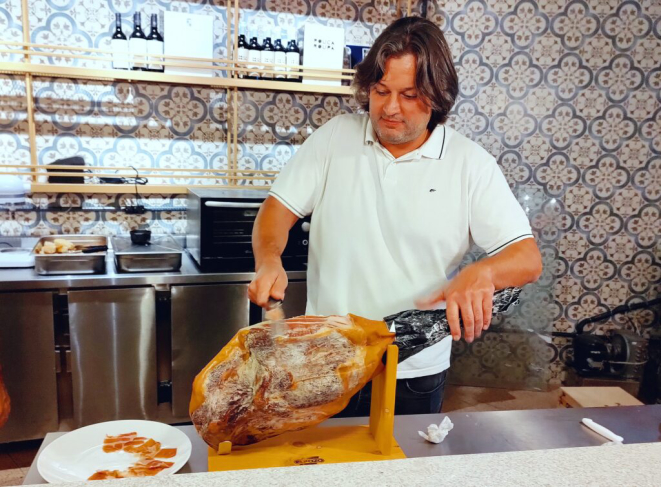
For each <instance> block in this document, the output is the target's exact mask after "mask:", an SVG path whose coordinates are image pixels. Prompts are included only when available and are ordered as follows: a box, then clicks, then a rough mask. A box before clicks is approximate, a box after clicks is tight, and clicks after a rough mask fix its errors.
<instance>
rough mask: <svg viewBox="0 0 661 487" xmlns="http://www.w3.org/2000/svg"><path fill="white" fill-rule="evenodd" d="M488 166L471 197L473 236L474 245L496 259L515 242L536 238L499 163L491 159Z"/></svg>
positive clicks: (483, 165)
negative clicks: (495, 255)
mask: <svg viewBox="0 0 661 487" xmlns="http://www.w3.org/2000/svg"><path fill="white" fill-rule="evenodd" d="M485 162H486V163H484V164H481V171H480V172H479V174H478V176H477V181H476V184H475V185H474V187H473V188H472V193H471V197H470V205H471V207H470V232H471V236H472V237H473V241H474V242H475V243H476V244H477V245H478V246H480V247H481V248H482V249H484V251H485V252H486V253H487V254H488V255H493V254H496V253H498V252H500V251H501V250H503V249H504V248H505V247H507V246H508V245H510V244H513V243H514V242H518V241H520V240H524V239H526V238H534V237H533V234H532V231H531V228H530V222H529V220H528V217H527V216H526V213H525V211H523V208H522V207H521V205H520V204H519V202H518V201H517V200H516V198H515V197H514V194H513V193H512V191H511V190H510V188H509V185H508V184H507V180H506V179H505V176H504V175H503V173H502V172H501V170H500V168H499V167H498V164H497V163H496V160H495V159H494V158H493V157H492V156H489V158H488V161H485ZM485 166H486V167H485Z"/></svg>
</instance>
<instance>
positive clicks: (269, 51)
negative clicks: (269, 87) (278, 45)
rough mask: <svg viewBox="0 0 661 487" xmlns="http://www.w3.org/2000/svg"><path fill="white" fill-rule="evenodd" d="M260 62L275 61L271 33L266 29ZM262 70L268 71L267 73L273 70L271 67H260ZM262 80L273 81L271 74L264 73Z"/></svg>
mask: <svg viewBox="0 0 661 487" xmlns="http://www.w3.org/2000/svg"><path fill="white" fill-rule="evenodd" d="M261 54H262V55H261V61H262V62H263V63H271V64H272V63H273V62H274V61H275V49H274V48H273V44H272V43H271V31H270V30H269V29H266V32H265V37H264V42H263V43H262V53H261ZM262 69H268V70H269V71H272V70H273V66H262ZM262 78H264V79H273V74H271V73H264V74H263V75H262Z"/></svg>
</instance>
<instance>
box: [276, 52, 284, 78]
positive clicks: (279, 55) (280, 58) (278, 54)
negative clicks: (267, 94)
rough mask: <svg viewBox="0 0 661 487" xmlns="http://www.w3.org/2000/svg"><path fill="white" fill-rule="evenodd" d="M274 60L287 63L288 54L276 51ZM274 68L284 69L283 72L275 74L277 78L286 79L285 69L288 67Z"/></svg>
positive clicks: (277, 67)
mask: <svg viewBox="0 0 661 487" xmlns="http://www.w3.org/2000/svg"><path fill="white" fill-rule="evenodd" d="M273 62H274V63H275V64H287V55H286V54H285V53H284V52H282V51H276V52H275V56H273ZM273 69H274V70H275V71H282V74H280V73H277V74H276V75H275V77H276V79H284V78H285V77H286V76H287V75H286V71H285V69H286V68H284V67H283V66H276V67H275V68H273Z"/></svg>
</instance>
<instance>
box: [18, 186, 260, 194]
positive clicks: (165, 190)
mask: <svg viewBox="0 0 661 487" xmlns="http://www.w3.org/2000/svg"><path fill="white" fill-rule="evenodd" d="M270 187H271V186H270V185H268V186H248V185H240V186H239V185H219V184H185V185H181V184H145V185H138V194H188V188H218V189H264V190H267V189H269V188H270ZM34 193H85V194H94V193H99V194H119V193H121V194H124V193H126V194H129V193H135V186H134V185H133V184H58V183H32V191H31V194H34Z"/></svg>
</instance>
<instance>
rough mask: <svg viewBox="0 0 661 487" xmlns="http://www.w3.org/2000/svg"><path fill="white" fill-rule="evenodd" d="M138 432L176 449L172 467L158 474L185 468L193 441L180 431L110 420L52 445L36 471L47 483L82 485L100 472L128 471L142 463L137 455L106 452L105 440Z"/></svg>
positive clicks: (166, 425) (130, 421) (76, 432)
mask: <svg viewBox="0 0 661 487" xmlns="http://www.w3.org/2000/svg"><path fill="white" fill-rule="evenodd" d="M132 431H135V432H136V433H138V436H145V437H147V438H153V439H154V440H156V441H158V442H160V443H161V448H176V449H177V454H176V455H175V456H174V457H173V458H164V459H162V460H164V461H167V462H174V465H172V466H171V467H170V468H167V469H165V470H162V471H161V472H159V473H158V474H157V475H170V474H173V473H175V472H177V471H178V470H179V469H180V468H181V467H183V466H184V465H185V464H186V462H187V461H188V459H189V458H190V454H191V449H192V446H191V442H190V440H189V439H188V437H187V436H186V435H185V434H184V433H182V432H181V431H180V430H178V429H177V428H174V427H173V426H170V425H168V424H164V423H157V422H155V421H140V420H126V421H108V422H107V423H97V424H92V425H90V426H85V427H84V428H80V429H77V430H75V431H72V432H70V433H67V434H66V435H63V436H61V437H59V438H58V439H56V440H55V441H53V442H52V443H51V444H49V445H48V446H47V447H46V448H45V449H44V451H42V452H41V455H39V458H38V459H37V470H38V471H39V475H41V476H42V477H43V478H44V480H46V481H48V482H51V483H55V482H79V481H81V480H87V479H88V478H89V477H90V476H91V475H92V474H93V473H94V472H96V471H97V470H126V469H127V468H128V467H130V466H131V465H132V464H134V463H135V462H136V461H138V460H139V458H138V456H136V455H133V454H131V453H126V452H123V451H119V452H113V453H106V452H104V451H103V440H104V439H105V438H106V435H111V436H116V435H120V434H123V433H130V432H132Z"/></svg>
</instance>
